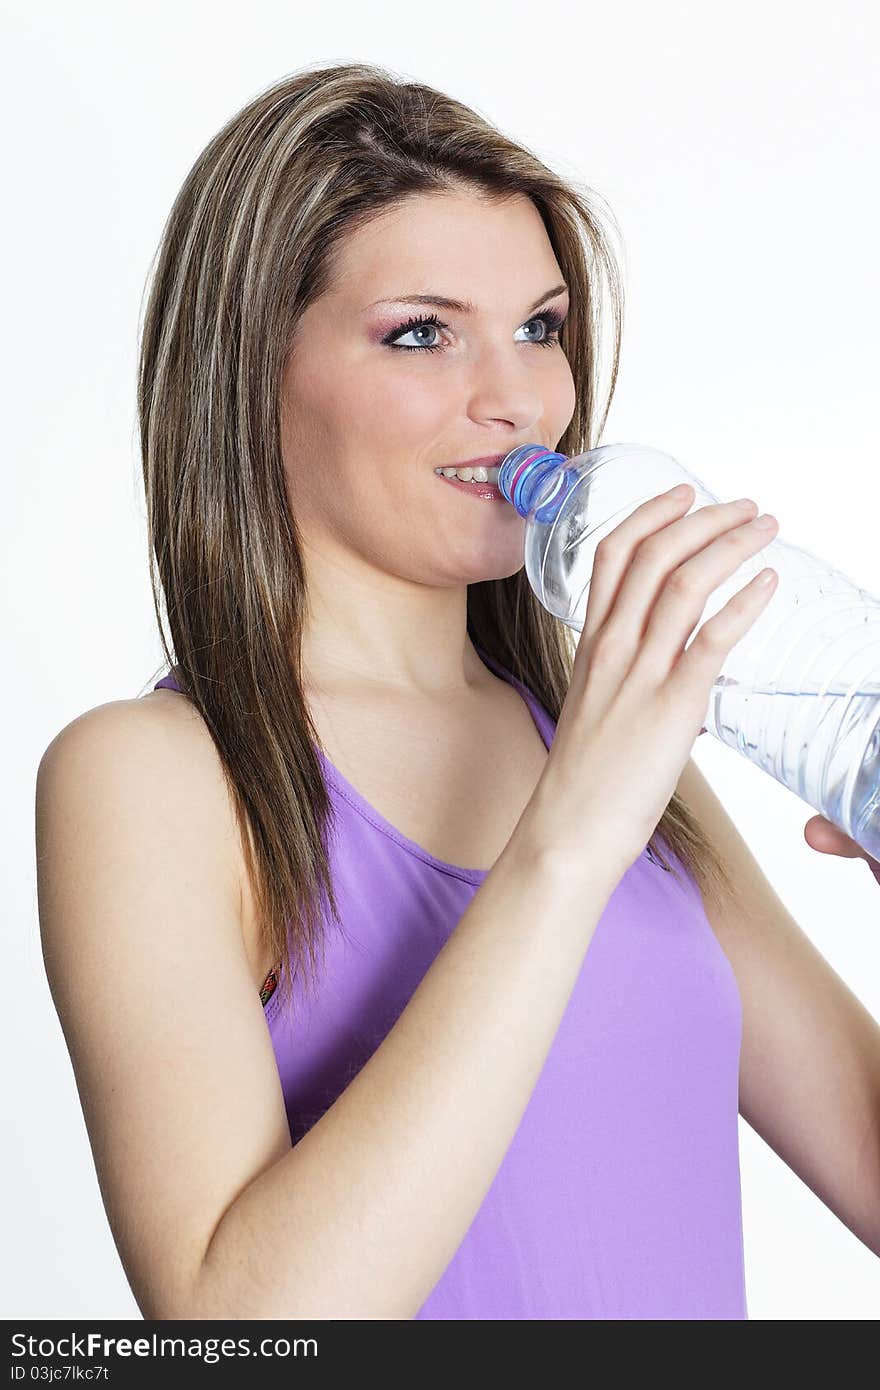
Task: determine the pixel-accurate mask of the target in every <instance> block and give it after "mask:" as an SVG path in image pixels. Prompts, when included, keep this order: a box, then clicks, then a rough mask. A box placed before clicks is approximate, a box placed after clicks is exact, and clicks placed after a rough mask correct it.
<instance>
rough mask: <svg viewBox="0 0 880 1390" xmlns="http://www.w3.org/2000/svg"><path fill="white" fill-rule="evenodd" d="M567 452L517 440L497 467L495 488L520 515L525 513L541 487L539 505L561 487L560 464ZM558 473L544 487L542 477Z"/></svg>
mask: <svg viewBox="0 0 880 1390" xmlns="http://www.w3.org/2000/svg"><path fill="white" fill-rule="evenodd" d="M566 462H567V455H565V454H558V453H556V451H555V450H554V449H545V448H544V446H543V445H542V444H521V445H520V447H519V448H518V449H512V450H511V452H510V453H509V454H508V455H507V457H506V458H505V460H504V462H503V463H502V464H501V467H500V469H499V470H498V488H499V491H500V492H501V494H502V495H503V496H504V497H505V498H506V499H507V501H508V502H510V503H511V505H512V506H513V507H515V508H516V510H517V512H518V513H519V515H520V516H528V515H529V512H530V511H531V510H532V508H533V507H534V505H535V502H536V499H537V498H538V496H540V495H541V493H542V491H546V493H547V495H546V497H544V496H542V497H541V502H542V506H544V505H546V504H547V503H552V501H553V498H554V497H555V496H556V494H557V492H560V491H561V490H562V489H563V488H564V487H565V470H564V469H563V468H562V466H561V465H562V464H564V463H566ZM553 473H558V475H559V476H558V481H557V485H556V487H555V488H553V489H552V490H548V489H546V487H545V479H546V478H548V477H549V476H550V475H551V474H553Z"/></svg>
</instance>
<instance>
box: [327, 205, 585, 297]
mask: <svg viewBox="0 0 880 1390" xmlns="http://www.w3.org/2000/svg"><path fill="white" fill-rule="evenodd" d="M334 264H335V273H334V287H333V290H332V291H331V293H332V294H333V295H334V297H336V298H338V299H339V300H340V301H342V302H343V303H344V304H345V305H346V307H348V308H350V309H352V310H353V311H354V312H363V311H368V307H369V306H370V305H371V304H372V303H373V301H375V300H378V299H391V298H393V297H395V296H399V295H402V294H405V293H409V294H420V293H429V292H434V293H437V294H442V295H447V296H448V297H450V298H455V299H469V300H471V301H473V303H474V306H475V308H476V309H477V310H478V311H479V310H489V309H490V308H491V307H492V305H493V303H498V302H501V303H505V304H506V302H507V301H508V300H511V301H512V300H516V301H517V304H518V302H519V300H521V299H523V298H525V297H526V296H528V295H529V292H530V291H531V296H532V297H534V295H535V294H540V293H541V292H542V291H543V290H545V289H546V288H548V287H549V286H550V285H555V284H557V283H558V282H559V281H560V280H561V279H562V278H563V276H562V273H561V270H560V267H559V264H558V262H557V260H556V256H555V255H554V252H553V248H552V246H551V244H550V240H549V237H548V236H547V232H546V228H545V227H544V224H543V222H542V220H541V216H540V214H539V212H538V210H537V208H536V207H535V205H534V204H533V203H532V202H531V200H530V199H528V198H525V197H523V196H522V195H520V194H518V195H516V197H513V198H509V199H506V200H505V201H500V200H497V199H489V198H487V197H485V196H483V197H481V196H479V195H476V194H457V193H456V194H445V193H444V194H413V195H412V196H410V197H408V198H406V199H405V200H404V201H403V202H402V203H400V204H398V205H397V206H395V207H394V208H391V209H388V210H385V211H382V212H381V213H378V214H377V215H376V217H374V218H373V219H371V221H370V222H369V223H367V224H366V225H364V226H362V227H359V228H358V229H357V230H356V231H354V232H352V233H351V234H349V235H348V236H346V237H344V238H343V239H342V241H341V243H340V245H339V247H338V249H337V254H336V256H335V257H334ZM381 307H382V306H381V305H380V306H377V309H378V308H381Z"/></svg>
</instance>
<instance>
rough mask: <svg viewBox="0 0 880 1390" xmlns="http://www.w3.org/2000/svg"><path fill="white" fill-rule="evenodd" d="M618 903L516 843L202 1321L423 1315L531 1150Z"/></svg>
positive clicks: (245, 1237)
mask: <svg viewBox="0 0 880 1390" xmlns="http://www.w3.org/2000/svg"><path fill="white" fill-rule="evenodd" d="M520 854H521V855H522V858H519V857H518V855H520ZM612 889H613V884H610V883H609V882H608V881H607V879H606V876H605V875H604V874H602V873H600V872H599V871H598V869H597V870H596V871H595V872H593V871H592V870H591V868H590V867H589V866H588V865H586V866H583V865H582V867H581V869H580V870H579V872H578V875H577V877H575V876H574V875H573V874H572V873H571V872H570V866H569V873H568V875H567V876H565V874H564V872H560V870H559V869H557V868H556V867H554V866H552V865H551V864H549V863H548V862H547V861H546V860H540V861H539V859H538V858H537V857H533V856H531V855H530V853H529V850H528V846H527V845H525V843H523V844H519V843H518V841H517V836H516V835H514V837H513V839H512V840H511V841H510V843H509V844H508V847H507V849H506V850H505V852H504V854H503V855H502V856H501V857H500V858H499V860H498V861H497V863H496V864H495V866H494V867H493V869H492V871H491V873H490V874H489V875H488V876H487V878H486V879H485V880H484V882H483V884H482V886H481V887H480V889H479V891H478V892H477V894H476V895H475V897H474V899H473V901H472V903H471V904H470V906H469V907H468V909H467V911H466V912H465V913H464V914H463V916H462V917H461V919H460V921H459V923H458V925H457V926H456V928H455V930H454V931H453V933H452V935H451V937H450V938H449V940H448V941H447V943H446V944H445V945H444V947H443V949H442V950H441V951H440V953H439V955H438V956H437V957H436V959H435V961H434V962H433V963H432V965H431V967H430V968H429V970H428V971H427V972H426V974H425V976H424V977H423V979H422V981H421V983H420V984H419V986H418V988H417V989H416V991H415V992H414V994H413V996H412V998H411V999H410V1001H409V1003H408V1005H407V1007H406V1008H405V1009H404V1011H403V1013H402V1014H401V1015H400V1017H399V1018H398V1019H397V1021H396V1022H395V1024H394V1026H393V1027H392V1028H391V1030H390V1032H389V1033H388V1034H387V1036H386V1037H385V1039H384V1040H383V1042H382V1043H381V1044H380V1046H379V1047H378V1048H377V1049H376V1051H375V1052H374V1053H373V1055H372V1056H371V1057H370V1059H369V1060H368V1061H367V1063H366V1064H365V1065H364V1067H363V1068H362V1069H361V1071H360V1072H359V1073H358V1074H357V1076H356V1077H355V1078H354V1080H353V1081H352V1082H351V1083H350V1085H349V1086H348V1087H347V1089H346V1090H345V1091H344V1092H343V1093H342V1095H341V1096H340V1097H339V1098H338V1099H337V1100H336V1101H335V1103H334V1104H333V1105H332V1106H331V1107H330V1108H329V1109H328V1110H327V1111H326V1112H325V1114H324V1115H323V1116H322V1117H321V1119H320V1120H319V1121H318V1122H317V1123H316V1124H315V1125H314V1126H313V1127H312V1128H311V1129H310V1130H309V1131H308V1132H307V1133H306V1134H305V1135H304V1136H303V1138H302V1139H301V1140H300V1141H299V1143H298V1144H297V1145H296V1146H295V1147H294V1148H293V1149H291V1151H290V1153H288V1154H287V1155H285V1157H284V1158H282V1159H281V1160H280V1161H279V1162H277V1163H276V1164H274V1166H273V1167H271V1168H269V1169H268V1170H267V1171H265V1172H264V1173H262V1174H261V1175H260V1176H259V1177H258V1178H257V1179H256V1180H255V1181H254V1182H253V1183H251V1185H250V1186H249V1187H248V1188H247V1189H246V1190H245V1191H244V1192H243V1193H242V1194H241V1195H240V1196H239V1197H238V1198H237V1200H236V1201H235V1202H234V1203H233V1204H232V1206H231V1207H230V1208H229V1210H228V1211H227V1212H226V1213H225V1214H224V1216H223V1218H222V1219H221V1221H220V1223H219V1225H218V1227H217V1230H216V1231H215V1233H214V1235H213V1237H212V1239H211V1242H210V1246H209V1248H208V1251H207V1255H206V1258H205V1261H204V1265H203V1268H202V1270H201V1272H200V1275H199V1279H198V1284H197V1288H196V1293H195V1298H194V1306H193V1309H192V1315H193V1316H195V1317H207V1318H223V1317H249V1318H283V1317H286V1318H290V1317H297V1318H349V1319H364V1318H370V1319H377V1318H396V1319H401V1318H412V1317H413V1316H414V1315H415V1314H416V1313H417V1311H418V1309H419V1308H420V1306H421V1305H422V1303H423V1302H424V1301H425V1299H426V1298H427V1296H428V1294H429V1293H430V1291H431V1289H432V1288H433V1287H434V1285H435V1284H436V1283H437V1281H438V1280H439V1279H440V1277H441V1275H442V1274H443V1271H444V1269H445V1268H446V1266H447V1264H448V1263H449V1261H450V1260H451V1259H452V1257H453V1255H454V1254H455V1251H456V1249H457V1248H458V1246H459V1244H460V1243H461V1241H462V1239H463V1238H464V1236H465V1234H466V1232H467V1229H468V1227H469V1226H470V1224H471V1222H472V1221H473V1219H474V1217H475V1215H476V1213H477V1211H478V1209H479V1206H480V1204H481V1202H482V1200H483V1198H484V1197H485V1195H486V1192H487V1191H488V1189H489V1187H490V1185H491V1183H492V1181H493V1179H494V1177H495V1174H496V1172H497V1170H498V1168H499V1166H500V1164H501V1161H502V1159H503V1158H504V1155H505V1153H506V1151H507V1149H508V1147H509V1145H510V1143H511V1141H512V1139H513V1137H514V1134H515V1132H516V1129H517V1126H518V1125H519V1122H520V1119H521V1117H522V1114H523V1111H524V1110H525V1108H526V1105H527V1103H528V1100H529V1098H530V1096H531V1093H532V1090H533V1089H534V1086H535V1084H536V1082H537V1080H538V1077H539V1075H540V1072H541V1068H542V1066H543V1064H544V1061H545V1058H546V1056H547V1053H548V1051H549V1049H550V1046H551V1043H552V1041H553V1038H554V1036H555V1034H556V1032H557V1029H558V1027H559V1024H560V1022H561V1019H562V1015H563V1013H564V1010H565V1007H566V1004H567V1002H568V1000H569V997H570V995H571V992H572V990H573V988H574V984H575V981H576V979H577V975H578V972H579V970H580V967H581V964H582V961H583V958H584V954H585V952H586V949H587V946H588V945H589V942H590V940H591V938H592V935H593V932H594V930H595V927H596V925H597V923H598V921H599V918H600V916H601V914H602V911H603V909H604V906H605V903H606V901H607V899H608V896H609V894H610V892H611V891H612Z"/></svg>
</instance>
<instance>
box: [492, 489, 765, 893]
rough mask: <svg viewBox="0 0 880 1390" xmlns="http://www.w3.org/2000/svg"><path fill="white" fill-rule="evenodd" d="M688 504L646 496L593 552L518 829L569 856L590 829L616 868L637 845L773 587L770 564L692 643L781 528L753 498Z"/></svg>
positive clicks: (689, 492)
mask: <svg viewBox="0 0 880 1390" xmlns="http://www.w3.org/2000/svg"><path fill="white" fill-rule="evenodd" d="M679 493H680V495H679ZM693 501H694V489H693V487H692V486H690V485H688V484H685V485H683V489H682V490H681V491H680V489H679V488H674V489H672V490H671V491H670V492H665V493H662V494H661V495H660V496H659V497H653V498H651V499H650V500H649V501H648V502H645V503H644V504H643V505H642V506H640V507H637V508H636V510H635V511H634V512H632V514H631V515H630V516H628V517H627V518H626V519H625V520H624V521H623V522H622V523H621V524H620V525H618V526H617V527H616V528H615V529H614V530H613V531H611V532H609V534H608V535H607V536H606V537H605V539H604V540H603V541H601V543H600V544H599V546H598V548H597V550H596V555H595V561H594V565H593V572H592V579H591V583H590V591H589V600H588V606H587V610H586V617H585V621H584V625H583V628H582V630H581V633H580V637H579V641H578V646H577V651H576V654H575V660H574V665H573V668H572V677H571V682H570V685H569V689H568V692H567V694H566V698H565V702H564V704H563V707H562V710H561V712H560V716H559V720H558V722H557V726H556V733H555V736H554V739H553V744H552V746H551V749H550V754H549V756H548V759H547V763H546V765H545V768H544V771H543V773H542V774H541V777H540V779H539V781H538V785H537V787H536V789H535V792H534V794H533V796H532V798H531V799H530V801H529V803H528V805H527V806H526V809H525V811H524V813H523V817H522V819H521V822H520V826H518V827H517V829H518V831H519V830H520V829H522V832H523V833H524V834H526V835H527V837H528V838H529V840H530V843H532V844H533V845H538V846H539V847H540V848H541V850H542V851H545V850H546V851H549V852H551V853H553V854H555V853H556V852H557V851H558V853H559V858H560V861H561V862H563V863H565V862H570V863H576V862H577V851H578V848H579V847H583V846H584V845H585V844H586V843H591V844H592V843H595V840H596V837H599V839H600V841H601V844H602V847H603V851H604V852H605V853H607V854H608V855H609V856H610V863H611V867H612V868H613V869H614V871H615V872H616V873H617V874H618V877H619V876H620V875H622V874H623V873H624V872H625V871H626V869H627V868H628V867H629V866H630V865H631V864H632V863H633V862H634V860H635V859H637V858H638V856H639V855H640V854H641V853H642V851H643V850H644V848H645V845H646V844H647V842H648V841H649V839H650V838H651V835H652V834H653V832H654V830H655V829H656V827H657V824H658V822H659V820H660V818H661V816H662V815H663V812H664V811H665V809H666V807H667V805H668V803H669V801H670V799H671V797H672V796H673V794H674V792H675V789H676V786H677V784H678V780H679V777H680V776H681V773H682V771H683V769H684V766H685V764H686V762H687V760H688V757H689V755H690V752H691V749H692V747H693V744H694V742H695V740H696V738H697V736H698V734H699V732H700V727H701V725H702V723H703V719H704V717H705V714H706V709H707V707H708V703H709V699H710V694H711V691H712V686H713V684H714V682H715V680H716V679H717V677H718V673H719V671H720V669H721V666H722V665H723V663H724V661H725V659H726V657H727V655H728V653H729V652H730V650H731V648H732V647H734V646H735V645H736V643H737V642H738V641H739V640H740V638H741V637H743V636H744V635H745V633H746V632H747V631H748V630H749V628H750V627H751V626H752V624H753V623H754V622H755V621H756V620H757V618H758V617H759V616H760V614H761V613H762V612H763V610H764V607H765V605H766V604H767V602H768V600H769V599H770V597H771V596H772V594H773V591H774V588H775V584H776V579H777V576H776V573H775V571H773V570H769V571H768V570H762V571H761V572H760V574H758V575H756V576H755V578H754V579H753V580H752V581H751V582H750V583H748V584H746V585H745V586H744V587H743V588H741V589H740V590H738V591H737V592H736V593H735V594H734V595H733V597H732V598H731V599H729V600H728V602H727V603H726V604H725V605H724V607H722V608H721V609H720V610H719V611H718V612H717V613H716V614H715V615H714V616H713V617H711V618H709V619H708V620H707V621H705V622H704V623H703V624H702V626H701V627H700V629H699V631H698V632H697V633H696V635H695V636H694V638H693V641H692V642H691V643H690V646H688V647H687V650H685V648H686V646H687V643H688V640H689V638H690V637H691V634H692V633H693V631H694V628H695V627H696V626H697V624H698V623H699V621H700V618H701V616H702V613H703V610H704V608H705V605H706V601H707V599H708V597H709V595H710V594H711V593H712V591H713V590H714V589H715V588H717V587H718V585H719V584H721V583H722V582H723V581H724V580H725V579H727V578H728V577H729V576H730V575H732V574H733V573H734V572H735V571H736V570H737V569H738V568H739V566H740V565H741V564H742V562H743V561H744V560H745V559H746V558H747V557H749V556H751V555H754V554H756V553H757V552H758V551H760V550H762V549H763V548H764V547H765V546H766V545H767V544H768V543H769V542H770V540H772V538H773V536H774V534H775V531H776V529H777V527H778V523H777V521H776V519H775V518H774V517H767V518H766V521H767V523H768V524H767V526H766V527H765V528H762V527H761V526H760V524H759V523H760V522H761V521H762V520H765V518H756V517H755V513H756V511H757V507H756V506H755V503H754V502H751V501H748V500H745V501H744V502H729V503H721V504H718V505H713V506H705V507H700V508H699V509H698V510H696V511H694V512H693V513H692V514H690V515H685V513H687V511H688V508H689V507H690V506H691V504H692V503H693ZM749 518H751V520H750V519H749ZM765 579H769V582H763V581H764V580H765Z"/></svg>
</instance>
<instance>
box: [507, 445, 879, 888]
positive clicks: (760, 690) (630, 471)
mask: <svg viewBox="0 0 880 1390" xmlns="http://www.w3.org/2000/svg"><path fill="white" fill-rule="evenodd" d="M682 482H685V483H690V484H691V485H692V486H693V489H694V494H695V495H694V501H693V504H692V506H691V508H690V511H691V512H694V511H697V510H699V508H700V507H705V506H709V505H711V504H714V503H717V502H718V501H719V500H720V499H719V498H717V497H715V496H714V494H713V493H711V492H710V491H709V489H708V488H707V487H706V486H705V484H704V483H702V482H701V481H700V479H699V478H697V477H695V476H694V474H692V473H690V472H688V470H687V469H686V468H683V467H682V465H681V464H680V463H678V462H677V460H676V459H674V458H672V457H671V456H670V455H669V454H665V453H662V452H661V451H660V450H658V449H652V448H648V447H645V446H643V445H639V444H605V445H602V446H601V447H600V448H597V449H591V450H589V451H588V452H587V453H584V454H578V455H577V456H576V457H574V458H567V457H566V456H565V454H559V453H556V452H554V451H553V450H551V449H546V448H544V446H543V445H538V444H524V445H522V446H521V447H520V448H518V449H514V450H512V451H511V453H509V454H508V455H507V457H506V458H505V459H504V462H503V463H502V464H501V466H500V469H499V476H498V487H499V489H500V491H501V492H502V494H503V495H504V497H505V498H506V500H507V501H508V502H510V503H511V504H512V505H513V506H514V507H515V508H516V510H517V511H518V512H519V514H520V516H523V517H525V518H526V519H527V523H526V530H525V567H526V574H527V576H528V579H529V583H530V584H531V586H532V588H533V589H534V591H535V593H536V595H537V597H538V599H539V600H540V602H541V603H542V604H543V605H544V607H545V608H546V609H547V610H548V611H549V612H550V613H552V614H553V615H554V616H555V617H557V618H559V619H561V621H562V622H564V623H566V624H567V625H568V626H569V627H571V628H574V629H575V630H576V631H577V632H580V631H581V630H582V628H583V625H584V621H585V619H586V610H587V600H588V597H589V588H590V579H591V576H592V571H593V561H594V557H595V554H596V547H597V546H598V544H599V542H600V541H601V540H602V539H603V538H604V537H605V536H607V535H608V533H609V531H613V530H614V529H615V527H617V526H619V525H620V523H621V522H622V521H624V520H625V519H626V517H628V516H629V515H630V513H631V512H633V511H635V509H636V507H638V506H641V504H642V503H643V502H646V501H648V499H649V498H651V497H657V496H658V495H659V494H660V493H661V492H666V491H668V489H669V488H671V487H674V486H675V485H676V484H677V483H682ZM768 565H769V566H771V567H772V568H773V569H774V570H776V572H777V574H778V575H779V581H778V583H777V585H776V589H775V591H774V593H773V595H772V597H771V598H770V599H769V601H768V602H767V604H766V606H765V607H764V609H763V611H762V612H761V614H760V615H759V617H758V618H757V619H756V620H755V622H754V623H753V625H752V627H751V628H750V629H749V630H748V632H746V634H745V636H744V637H741V638H740V639H739V641H738V642H737V643H736V645H735V646H734V647H733V648H732V649H731V651H730V652H729V653H728V655H727V657H726V659H725V662H724V665H723V667H722V668H721V671H720V674H719V676H718V679H717V680H716V682H715V684H714V685H713V687H712V693H711V698H710V700H709V708H708V710H707V712H706V717H705V719H704V720H703V723H704V724H705V726H706V729H707V730H708V732H709V733H711V734H713V735H714V736H715V738H717V739H720V740H721V742H722V743H726V744H727V745H728V746H729V747H730V748H735V749H736V751H737V752H738V753H741V754H742V755H743V756H744V757H746V758H748V759H749V760H750V761H751V762H753V763H755V764H757V766H758V767H760V768H762V769H763V771H764V772H769V774H770V776H771V777H775V778H776V780H777V782H781V783H782V784H783V786H785V787H788V789H789V790H790V791H792V792H794V793H795V795H796V796H799V797H801V798H802V800H804V801H806V802H807V803H808V804H809V805H810V806H812V807H813V808H814V810H816V811H818V812H819V813H820V814H821V815H823V816H825V818H826V819H827V820H829V821H831V822H832V823H833V824H834V825H836V826H838V827H839V828H840V829H841V830H843V831H844V832H845V834H847V835H849V836H851V837H852V839H853V840H855V841H856V842H857V844H859V845H860V846H861V847H862V849H864V850H866V851H867V852H868V854H870V855H871V856H872V858H874V859H876V860H878V861H880V599H878V598H875V597H873V595H871V594H869V593H866V592H865V590H864V589H860V588H859V587H858V586H857V585H855V584H853V583H852V581H851V580H850V579H848V578H847V577H846V575H844V574H842V573H841V572H840V570H836V569H832V568H831V566H830V565H828V564H826V563H825V562H824V561H823V560H820V559H818V558H817V557H816V556H815V555H811V554H810V553H809V552H808V551H806V550H801V549H799V548H798V547H797V546H795V545H790V544H789V543H788V542H786V541H783V540H781V539H780V538H779V533H778V532H777V535H776V537H775V539H773V540H771V541H769V542H768V544H767V545H766V546H765V547H764V549H763V550H761V551H759V552H758V553H757V554H756V555H752V556H750V557H749V558H748V559H746V560H745V561H744V562H743V563H742V564H741V565H740V566H739V568H738V569H737V570H736V572H735V573H734V574H732V575H731V576H730V577H729V578H728V579H726V580H724V582H723V583H721V584H719V585H718V587H717V588H716V589H714V590H713V592H712V593H711V594H710V595H709V598H708V600H707V602H706V605H705V607H704V609H703V612H702V615H701V617H700V619H699V621H698V623H697V625H696V627H695V628H694V631H693V633H692V634H691V636H690V637H689V639H688V642H687V644H686V645H688V646H689V645H690V643H691V642H692V641H693V639H694V636H695V635H696V633H697V632H698V631H699V629H700V628H701V627H702V625H703V623H704V622H706V621H708V619H709V618H711V617H712V616H713V615H714V614H715V613H717V612H718V611H719V609H721V608H723V607H724V605H725V603H727V601H728V600H729V599H730V598H731V597H732V596H733V594H735V593H737V592H738V591H739V590H740V589H742V588H743V587H744V586H745V585H746V584H747V583H749V581H750V580H751V579H752V578H753V577H754V576H755V575H756V574H758V573H759V571H760V570H762V569H765V568H766V567H767V566H768Z"/></svg>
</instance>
